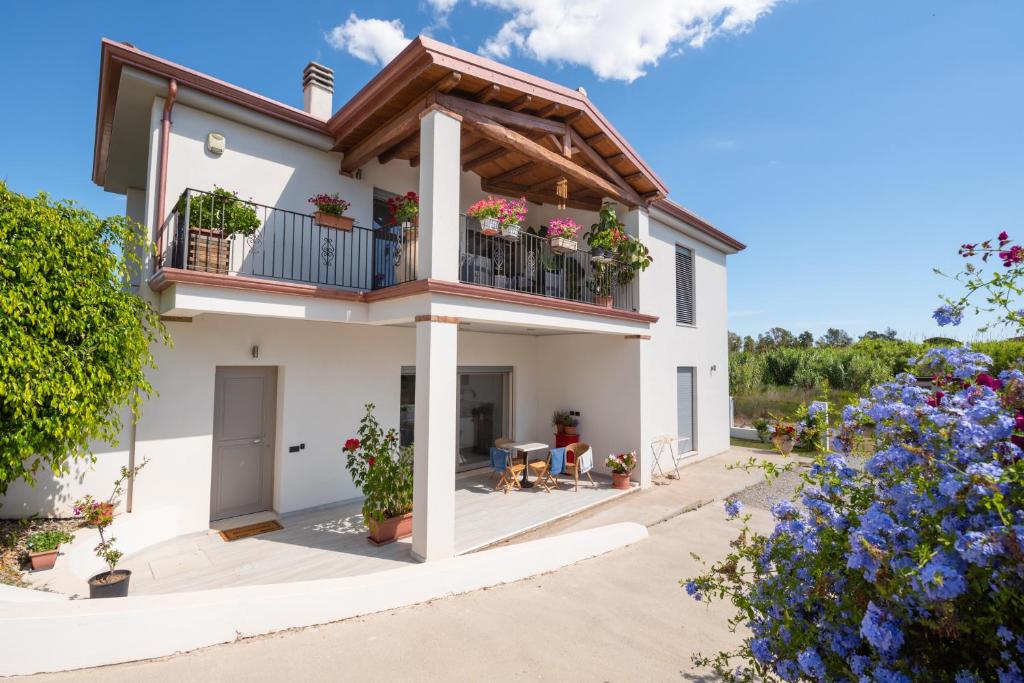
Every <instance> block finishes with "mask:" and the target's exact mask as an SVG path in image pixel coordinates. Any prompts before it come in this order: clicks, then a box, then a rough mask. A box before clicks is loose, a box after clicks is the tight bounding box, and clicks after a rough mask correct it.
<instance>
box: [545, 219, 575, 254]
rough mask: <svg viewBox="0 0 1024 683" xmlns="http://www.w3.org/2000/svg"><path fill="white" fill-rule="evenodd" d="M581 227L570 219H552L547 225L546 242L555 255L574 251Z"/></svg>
mask: <svg viewBox="0 0 1024 683" xmlns="http://www.w3.org/2000/svg"><path fill="white" fill-rule="evenodd" d="M580 229H581V226H580V225H579V223H577V222H576V221H574V220H573V219H571V218H554V219H552V220H551V222H550V223H548V242H549V244H550V245H551V251H553V252H555V253H556V254H568V253H571V252H574V251H576V248H577V242H576V237H577V236H578V235H579V234H580Z"/></svg>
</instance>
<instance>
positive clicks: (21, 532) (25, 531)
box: [0, 519, 82, 587]
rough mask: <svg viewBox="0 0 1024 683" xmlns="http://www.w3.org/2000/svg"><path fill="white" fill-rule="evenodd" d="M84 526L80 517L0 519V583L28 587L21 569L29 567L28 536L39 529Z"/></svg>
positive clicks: (72, 530) (64, 528)
mask: <svg viewBox="0 0 1024 683" xmlns="http://www.w3.org/2000/svg"><path fill="white" fill-rule="evenodd" d="M81 526H82V520H80V519H0V583H5V584H8V585H10V586H22V587H26V586H28V584H27V583H26V582H25V580H24V579H23V578H22V574H21V569H22V566H24V567H25V568H26V569H27V568H28V548H27V547H26V546H25V543H26V541H28V537H29V536H31V535H32V534H34V533H35V532H37V531H49V530H51V529H61V530H64V531H68V532H71V533H74V532H75V529H78V528H80V527H81Z"/></svg>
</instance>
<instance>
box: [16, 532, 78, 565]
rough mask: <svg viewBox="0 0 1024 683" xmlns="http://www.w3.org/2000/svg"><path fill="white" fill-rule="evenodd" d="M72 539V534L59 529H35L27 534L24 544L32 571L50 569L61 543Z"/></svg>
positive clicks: (55, 559)
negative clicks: (30, 533)
mask: <svg viewBox="0 0 1024 683" xmlns="http://www.w3.org/2000/svg"><path fill="white" fill-rule="evenodd" d="M73 540H75V537H74V535H72V534H70V533H68V532H67V531H61V530H60V529H51V530H49V531H37V532H36V533H34V534H32V535H31V536H29V537H28V541H27V542H26V545H27V546H28V559H29V563H30V564H31V565H32V571H36V572H38V571H42V570H44V569H52V568H53V565H54V563H55V562H56V561H57V554H58V552H59V551H60V545H61V543H70V542H71V541H73Z"/></svg>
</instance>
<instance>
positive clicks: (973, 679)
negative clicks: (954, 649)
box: [953, 669, 981, 683]
mask: <svg viewBox="0 0 1024 683" xmlns="http://www.w3.org/2000/svg"><path fill="white" fill-rule="evenodd" d="M980 680H981V679H980V678H978V676H977V674H974V673H972V672H970V671H967V670H966V669H962V670H960V671H957V672H956V676H954V678H953V681H954V683H978V682H979V681H980Z"/></svg>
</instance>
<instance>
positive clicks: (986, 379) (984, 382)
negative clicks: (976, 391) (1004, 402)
mask: <svg viewBox="0 0 1024 683" xmlns="http://www.w3.org/2000/svg"><path fill="white" fill-rule="evenodd" d="M975 381H976V382H977V383H978V384H979V385H981V386H983V387H988V388H989V389H992V390H993V391H999V390H1000V389H1002V388H1003V383H1002V382H1000V381H999V380H998V379H996V378H995V377H993V376H991V375H989V374H987V373H984V372H983V373H981V374H980V375H978V379H977V380H975Z"/></svg>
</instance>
